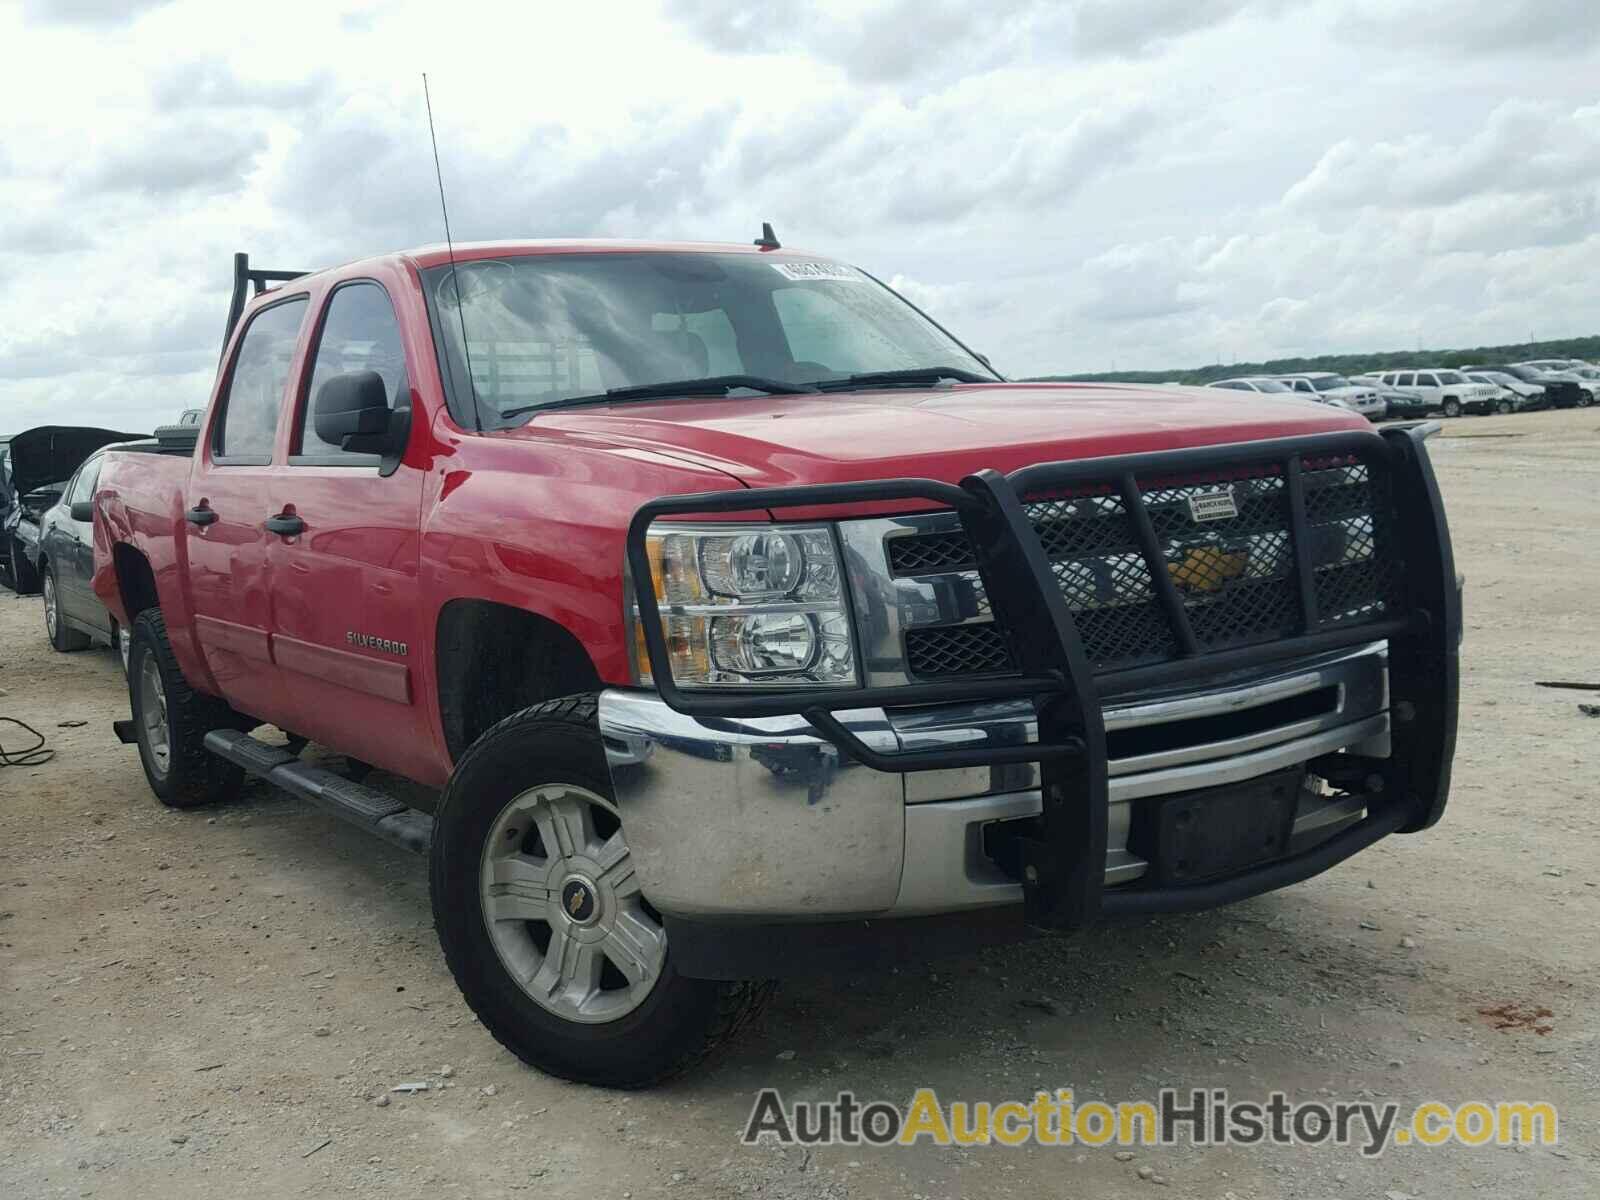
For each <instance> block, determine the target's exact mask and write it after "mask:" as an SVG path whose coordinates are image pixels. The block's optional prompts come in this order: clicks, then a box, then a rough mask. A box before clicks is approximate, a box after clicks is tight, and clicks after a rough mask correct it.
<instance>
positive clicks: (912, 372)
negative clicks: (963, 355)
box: [816, 367, 999, 392]
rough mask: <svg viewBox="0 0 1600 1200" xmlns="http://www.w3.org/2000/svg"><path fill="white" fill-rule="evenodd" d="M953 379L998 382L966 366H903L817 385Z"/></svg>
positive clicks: (845, 387)
mask: <svg viewBox="0 0 1600 1200" xmlns="http://www.w3.org/2000/svg"><path fill="white" fill-rule="evenodd" d="M941 379H953V380H955V381H956V382H957V383H998V382H999V380H997V379H994V378H993V377H991V376H988V375H980V374H978V372H976V371H969V370H967V369H966V368H965V367H902V368H901V369H900V370H898V371H867V372H864V373H863V374H860V375H851V376H850V377H849V378H848V379H819V380H817V381H816V385H817V387H818V388H820V389H821V390H822V391H825V392H845V391H849V390H851V389H852V388H864V387H874V386H876V385H879V384H896V383H938V382H939V380H941Z"/></svg>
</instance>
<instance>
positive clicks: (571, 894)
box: [561, 878, 600, 925]
mask: <svg viewBox="0 0 1600 1200" xmlns="http://www.w3.org/2000/svg"><path fill="white" fill-rule="evenodd" d="M561 911H562V912H563V913H565V914H566V916H567V920H569V921H571V922H572V923H573V924H574V925H587V924H589V923H590V922H591V921H593V920H594V919H595V917H596V916H598V915H599V912H600V904H599V901H598V900H596V899H595V894H594V888H593V887H591V886H590V885H589V882H588V881H587V880H584V879H576V878H574V879H569V880H567V882H566V883H564V884H562V885H561Z"/></svg>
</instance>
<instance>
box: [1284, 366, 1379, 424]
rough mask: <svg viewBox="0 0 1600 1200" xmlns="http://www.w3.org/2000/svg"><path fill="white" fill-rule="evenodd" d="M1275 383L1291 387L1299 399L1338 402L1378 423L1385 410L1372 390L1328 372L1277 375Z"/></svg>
mask: <svg viewBox="0 0 1600 1200" xmlns="http://www.w3.org/2000/svg"><path fill="white" fill-rule="evenodd" d="M1277 379H1278V382H1280V383H1282V384H1284V385H1286V386H1287V387H1290V388H1292V389H1293V390H1294V391H1296V392H1298V393H1299V394H1300V395H1302V396H1309V397H1310V398H1311V399H1313V400H1320V401H1322V402H1323V403H1324V404H1326V403H1328V402H1329V401H1332V400H1342V401H1343V402H1344V403H1343V405H1341V407H1345V408H1351V409H1354V410H1355V411H1356V412H1358V413H1360V414H1361V415H1362V416H1363V417H1365V418H1366V419H1367V420H1369V421H1381V420H1383V417H1384V414H1385V413H1386V412H1387V411H1388V410H1387V409H1386V408H1385V407H1384V403H1383V400H1382V399H1381V398H1380V397H1379V396H1378V393H1377V392H1376V391H1375V390H1374V389H1372V388H1364V387H1358V386H1356V385H1355V384H1353V383H1351V382H1350V381H1349V380H1348V379H1346V378H1345V377H1344V376H1343V375H1335V374H1333V373H1332V372H1331V371H1313V372H1311V373H1310V374H1307V375H1279V376H1278V377H1277Z"/></svg>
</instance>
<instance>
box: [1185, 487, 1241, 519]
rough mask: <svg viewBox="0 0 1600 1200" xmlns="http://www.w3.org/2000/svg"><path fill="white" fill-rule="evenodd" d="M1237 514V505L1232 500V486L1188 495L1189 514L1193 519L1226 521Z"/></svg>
mask: <svg viewBox="0 0 1600 1200" xmlns="http://www.w3.org/2000/svg"><path fill="white" fill-rule="evenodd" d="M1238 515H1239V506H1238V505H1237V504H1235V503H1234V502H1233V489H1232V488H1223V489H1221V490H1220V491H1216V492H1192V493H1190V495H1189V516H1190V517H1191V518H1192V519H1194V520H1195V521H1227V520H1231V519H1232V518H1234V517H1237V516H1238Z"/></svg>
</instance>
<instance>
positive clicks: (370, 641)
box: [344, 629, 409, 658]
mask: <svg viewBox="0 0 1600 1200" xmlns="http://www.w3.org/2000/svg"><path fill="white" fill-rule="evenodd" d="M344 640H345V641H347V642H349V643H350V644H351V645H352V646H360V647H362V648H363V649H365V650H382V651H383V652H384V653H385V654H398V655H400V656H401V657H402V658H404V657H405V656H406V654H407V653H409V648H408V647H407V646H406V644H405V643H404V642H394V641H390V640H389V639H388V638H381V637H375V636H374V635H372V634H370V633H357V632H356V631H355V630H354V629H347V630H345V632H344Z"/></svg>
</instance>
